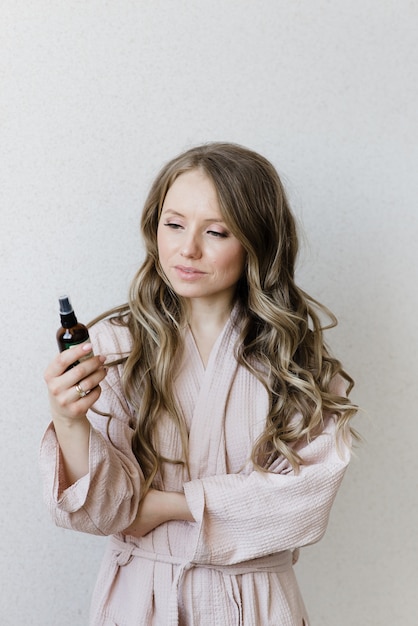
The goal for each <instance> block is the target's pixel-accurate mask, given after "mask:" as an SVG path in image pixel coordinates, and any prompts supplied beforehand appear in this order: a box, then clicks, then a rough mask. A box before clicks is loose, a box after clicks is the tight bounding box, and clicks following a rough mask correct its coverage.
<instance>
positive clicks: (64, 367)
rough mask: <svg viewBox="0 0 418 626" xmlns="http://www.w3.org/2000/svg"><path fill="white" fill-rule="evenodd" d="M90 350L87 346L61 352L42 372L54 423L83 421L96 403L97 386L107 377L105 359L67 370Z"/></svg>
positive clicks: (87, 360)
mask: <svg viewBox="0 0 418 626" xmlns="http://www.w3.org/2000/svg"><path fill="white" fill-rule="evenodd" d="M91 350H92V346H91V344H90V343H85V344H81V345H80V346H75V347H74V348H71V349H70V350H64V352H60V353H59V354H58V355H57V356H56V357H55V358H54V359H53V360H52V361H51V363H50V364H49V365H48V367H47V369H46V370H45V375H44V378H45V382H46V384H47V387H48V392H49V402H50V406H51V413H52V418H53V420H54V422H55V421H56V420H58V421H63V422H67V423H68V422H73V421H74V420H79V419H80V418H83V417H85V415H86V413H87V411H88V409H90V408H91V406H92V405H93V404H94V403H95V402H96V401H97V400H98V398H99V396H100V393H101V390H100V386H99V384H100V382H101V381H102V380H103V379H104V378H105V376H106V368H105V367H104V362H105V360H106V357H104V356H100V355H99V356H92V357H89V358H88V359H85V360H84V361H81V362H80V363H79V364H77V365H75V366H74V367H72V368H71V369H68V367H69V366H71V365H73V363H75V362H76V361H78V360H80V359H83V357H85V356H86V354H89V353H90V352H91ZM84 393H85V395H83V394H84Z"/></svg>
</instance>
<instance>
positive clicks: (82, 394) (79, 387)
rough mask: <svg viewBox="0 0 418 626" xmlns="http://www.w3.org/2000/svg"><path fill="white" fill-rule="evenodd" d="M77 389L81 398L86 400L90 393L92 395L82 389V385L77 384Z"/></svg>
mask: <svg viewBox="0 0 418 626" xmlns="http://www.w3.org/2000/svg"><path fill="white" fill-rule="evenodd" d="M75 389H76V391H77V393H78V395H79V397H80V398H84V397H85V396H86V395H87V394H88V393H90V392H89V391H84V389H83V388H82V386H81V385H80V383H77V384H76V386H75Z"/></svg>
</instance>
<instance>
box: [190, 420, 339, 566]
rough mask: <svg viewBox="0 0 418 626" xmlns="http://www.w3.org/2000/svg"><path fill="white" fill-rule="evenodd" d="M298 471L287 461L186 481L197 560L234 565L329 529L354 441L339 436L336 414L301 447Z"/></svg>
mask: <svg viewBox="0 0 418 626" xmlns="http://www.w3.org/2000/svg"><path fill="white" fill-rule="evenodd" d="M299 454H300V456H301V457H302V459H303V465H302V466H301V468H300V471H299V473H298V474H295V473H294V471H293V469H292V468H291V466H289V464H288V463H287V462H282V463H281V464H279V466H278V467H276V468H275V470H274V471H273V472H268V473H263V472H260V471H253V472H252V473H250V474H249V475H247V476H244V475H242V474H228V475H222V476H221V475H220V476H210V477H204V478H201V479H196V480H192V481H190V482H187V483H185V485H184V492H185V495H186V499H187V503H188V506H189V508H190V510H191V512H192V514H193V516H194V518H195V520H196V522H197V524H198V525H199V535H198V540H197V544H196V549H195V553H194V555H193V557H192V560H193V562H195V563H198V564H202V565H204V564H211V565H230V564H234V563H240V562H243V561H247V560H250V559H254V558H258V557H262V556H267V555H269V554H274V553H277V552H280V551H282V550H288V549H290V550H293V549H296V548H299V547H301V546H304V545H307V544H311V543H314V542H316V541H318V540H319V539H320V538H321V537H322V536H323V534H324V532H325V529H326V526H327V523H328V518H329V514H330V510H331V506H332V503H333V501H334V498H335V496H336V493H337V490H338V487H339V485H340V483H341V480H342V478H343V475H344V472H345V469H346V466H347V464H348V462H349V457H350V447H349V446H348V445H345V444H344V443H343V442H338V446H337V442H336V436H335V422H334V419H333V418H330V419H329V421H328V423H327V424H326V426H325V428H324V430H323V432H322V434H321V435H320V436H318V437H317V438H316V439H315V440H313V441H311V442H310V443H308V444H306V445H305V446H303V447H302V448H301V449H300V450H299Z"/></svg>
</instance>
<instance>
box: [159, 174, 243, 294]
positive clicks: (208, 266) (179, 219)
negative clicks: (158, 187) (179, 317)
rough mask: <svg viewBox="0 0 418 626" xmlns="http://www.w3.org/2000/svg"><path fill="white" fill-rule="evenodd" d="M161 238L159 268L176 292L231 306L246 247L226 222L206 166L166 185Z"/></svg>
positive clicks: (161, 218) (160, 224)
mask: <svg viewBox="0 0 418 626" xmlns="http://www.w3.org/2000/svg"><path fill="white" fill-rule="evenodd" d="M157 243H158V254H159V260H160V264H161V267H162V269H163V271H164V273H165V275H166V276H167V278H168V280H169V282H170V285H171V286H172V288H173V289H174V291H175V292H176V293H177V295H179V296H181V297H183V298H199V299H203V300H204V301H207V302H208V303H219V304H228V305H232V302H233V298H234V295H235V287H236V284H237V282H238V280H239V279H240V277H241V275H242V273H243V270H244V264H245V250H244V248H243V246H242V245H241V243H240V242H239V241H238V239H237V238H236V237H235V236H234V235H232V233H231V232H230V231H229V230H228V228H227V227H226V224H225V222H224V221H223V219H222V216H221V212H220V209H219V203H218V198H217V194H216V189H215V187H214V185H213V183H212V181H211V180H210V178H208V176H207V175H206V174H205V173H204V172H203V171H202V170H199V169H195V170H191V171H190V172H186V173H184V174H181V175H180V176H179V177H178V178H177V179H176V180H175V181H174V183H173V184H172V186H171V187H170V189H169V190H168V192H167V195H166V197H165V200H164V204H163V207H162V212H161V216H160V221H159V224H158V231H157Z"/></svg>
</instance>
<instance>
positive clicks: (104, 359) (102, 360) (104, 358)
mask: <svg viewBox="0 0 418 626" xmlns="http://www.w3.org/2000/svg"><path fill="white" fill-rule="evenodd" d="M99 361H100V363H104V362H105V361H106V357H105V356H103V355H101V356H99Z"/></svg>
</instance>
